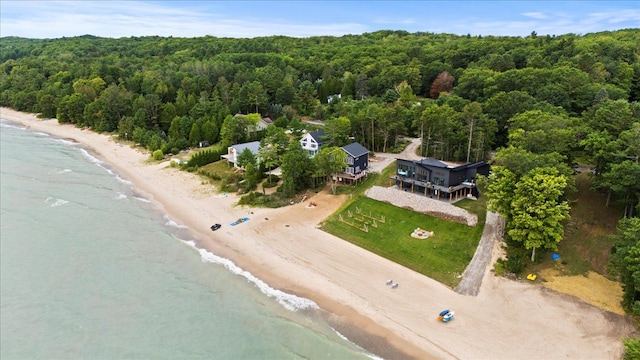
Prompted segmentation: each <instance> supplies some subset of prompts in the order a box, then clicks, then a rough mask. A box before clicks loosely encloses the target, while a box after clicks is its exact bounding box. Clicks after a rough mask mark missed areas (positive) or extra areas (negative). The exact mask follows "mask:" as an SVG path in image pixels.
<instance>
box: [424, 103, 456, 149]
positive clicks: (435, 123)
mask: <svg viewBox="0 0 640 360" xmlns="http://www.w3.org/2000/svg"><path fill="white" fill-rule="evenodd" d="M455 116H456V112H455V110H453V108H451V107H450V106H449V105H442V106H437V105H434V106H427V108H426V109H424V111H423V112H422V117H421V122H422V124H421V126H423V127H424V128H425V130H426V133H424V132H423V138H422V142H423V143H424V144H425V146H426V154H425V156H429V147H430V145H431V140H435V141H440V142H443V143H444V141H445V140H446V139H445V136H444V135H445V133H446V132H447V131H450V129H447V127H448V126H449V125H448V124H451V122H452V119H453V118H455ZM425 140H426V141H425ZM433 156H436V154H435V151H434V155H433Z"/></svg>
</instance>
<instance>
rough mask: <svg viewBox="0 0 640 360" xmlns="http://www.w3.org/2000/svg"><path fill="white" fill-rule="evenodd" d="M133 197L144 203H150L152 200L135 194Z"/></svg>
mask: <svg viewBox="0 0 640 360" xmlns="http://www.w3.org/2000/svg"><path fill="white" fill-rule="evenodd" d="M133 198H134V199H136V200H138V201H142V202H143V203H150V202H151V200H149V199H145V198H141V197H138V196H134V197H133Z"/></svg>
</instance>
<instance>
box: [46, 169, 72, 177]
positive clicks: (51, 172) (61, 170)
mask: <svg viewBox="0 0 640 360" xmlns="http://www.w3.org/2000/svg"><path fill="white" fill-rule="evenodd" d="M71 171H73V170H71V169H58V168H55V169H53V170H51V171H49V174H56V175H60V174H64V173H68V172H71Z"/></svg>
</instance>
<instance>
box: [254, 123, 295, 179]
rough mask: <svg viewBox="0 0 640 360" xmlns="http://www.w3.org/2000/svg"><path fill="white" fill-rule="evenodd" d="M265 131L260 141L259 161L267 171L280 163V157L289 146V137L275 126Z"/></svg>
mask: <svg viewBox="0 0 640 360" xmlns="http://www.w3.org/2000/svg"><path fill="white" fill-rule="evenodd" d="M265 131H266V135H265V137H264V138H262V140H260V159H262V162H263V163H264V165H265V166H266V167H267V169H272V168H275V167H277V166H278V165H280V163H281V162H282V157H283V156H284V154H285V152H286V151H287V147H288V146H289V137H288V136H287V134H286V133H285V132H284V129H283V128H280V127H277V126H269V127H267V130H265ZM269 181H271V171H269Z"/></svg>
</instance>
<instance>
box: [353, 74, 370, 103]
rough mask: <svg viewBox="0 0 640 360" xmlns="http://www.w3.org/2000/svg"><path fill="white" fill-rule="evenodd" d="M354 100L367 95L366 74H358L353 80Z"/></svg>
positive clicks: (367, 83)
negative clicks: (354, 80)
mask: <svg viewBox="0 0 640 360" xmlns="http://www.w3.org/2000/svg"><path fill="white" fill-rule="evenodd" d="M355 91H356V97H355V98H356V100H362V99H364V98H366V97H367V96H369V79H368V77H367V74H358V76H357V77H356V82H355Z"/></svg>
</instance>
